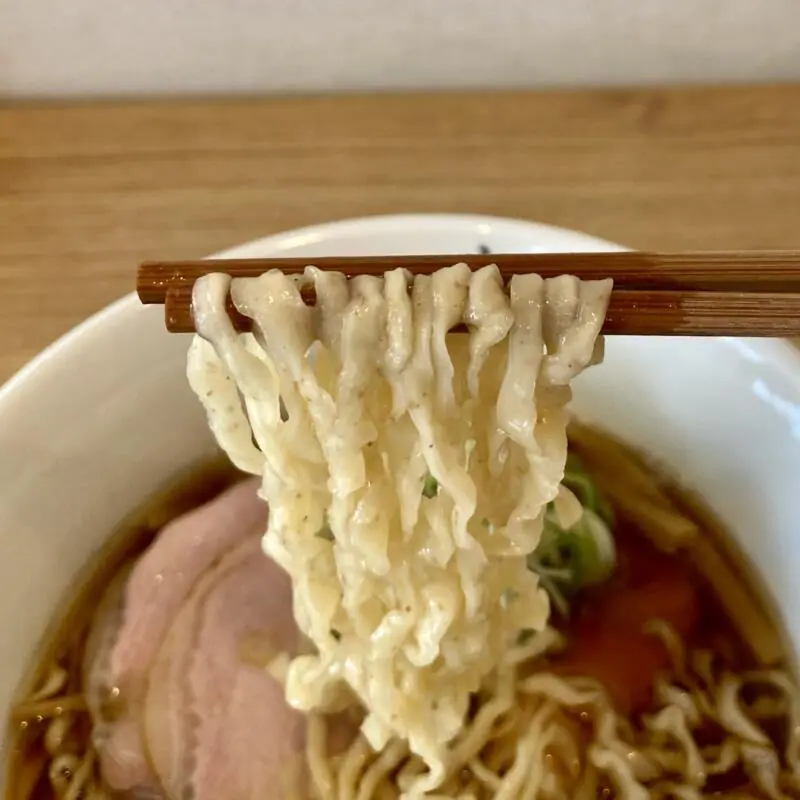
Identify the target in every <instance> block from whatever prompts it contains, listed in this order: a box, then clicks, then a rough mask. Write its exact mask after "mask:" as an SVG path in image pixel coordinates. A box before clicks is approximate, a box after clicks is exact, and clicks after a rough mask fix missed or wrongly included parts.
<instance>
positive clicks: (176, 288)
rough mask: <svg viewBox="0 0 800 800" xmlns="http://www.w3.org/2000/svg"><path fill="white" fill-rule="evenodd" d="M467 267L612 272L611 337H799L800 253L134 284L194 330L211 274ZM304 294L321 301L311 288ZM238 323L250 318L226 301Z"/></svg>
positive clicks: (382, 261)
mask: <svg viewBox="0 0 800 800" xmlns="http://www.w3.org/2000/svg"><path fill="white" fill-rule="evenodd" d="M459 262H465V263H467V264H468V265H469V266H470V267H471V268H473V269H478V268H480V267H482V266H484V265H486V264H497V266H498V268H499V270H500V273H501V274H502V276H503V277H504V279H506V280H509V279H510V278H511V276H512V275H514V274H516V273H526V272H535V273H538V274H540V275H542V276H543V277H554V276H556V275H562V274H570V275H576V276H577V277H579V278H582V279H595V278H607V277H610V278H613V279H614V291H613V292H612V295H611V301H610V304H609V309H608V314H607V316H606V321H605V325H604V328H603V330H604V332H605V333H613V334H633V335H687V336H776V337H782V336H785V337H795V336H800V251H776V252H746V251H745V252H742V251H737V252H729V253H725V252H712V253H676V254H669V253H644V252H612V253H535V254H511V255H500V254H488V255H483V254H468V255H444V256H380V257H352V258H347V257H344V258H342V257H336V258H318V259H308V258H269V259H250V260H204V261H176V262H147V263H144V264H142V265H141V267H140V268H139V274H138V279H137V290H138V293H139V297H140V299H141V301H142V302H143V303H159V304H164V306H165V318H166V325H167V329H168V330H170V331H173V332H189V331H192V330H194V323H193V320H192V312H191V294H192V286H193V284H194V282H195V280H197V278H199V277H201V276H202V275H206V274H208V273H211V272H225V273H228V274H229V275H231V276H233V277H254V276H258V275H261V274H262V273H263V272H266V271H267V270H270V269H280V270H282V271H283V272H286V273H299V272H302V271H303V270H304V269H305V267H306V266H307V265H308V264H310V263H313V264H314V265H316V266H318V267H320V268H323V269H332V270H337V271H340V272H343V273H345V274H346V275H348V276H354V275H359V274H372V275H382V274H383V273H384V272H385V271H386V270H388V269H393V268H395V267H405V268H407V269H408V270H409V271H411V272H414V273H423V274H430V273H432V272H435V271H436V270H437V269H441V268H442V267H445V266H450V265H452V264H457V263H459ZM303 297H304V299H305V300H306V301H307V302H309V303H313V302H314V299H315V298H314V292H313V289H312V288H304V289H303ZM229 313H230V315H231V319H232V320H233V322H234V325H235V326H236V327H237V328H238V329H240V330H248V329H249V325H250V320H249V319H247V318H246V317H244V316H242V315H241V314H239V313H238V312H237V311H236V310H235V309H234V308H233V306H232V304H229Z"/></svg>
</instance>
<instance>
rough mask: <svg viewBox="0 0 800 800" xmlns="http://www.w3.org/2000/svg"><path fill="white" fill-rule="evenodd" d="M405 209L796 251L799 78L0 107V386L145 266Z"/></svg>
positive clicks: (676, 244)
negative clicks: (729, 84) (713, 84)
mask: <svg viewBox="0 0 800 800" xmlns="http://www.w3.org/2000/svg"><path fill="white" fill-rule="evenodd" d="M402 211H462V212H482V213H489V214H500V215H509V216H514V217H525V218H529V219H536V220H541V221H543V222H549V223H554V224H556V225H564V226H568V227H572V228H578V229H581V230H584V231H587V232H589V233H593V234H597V235H599V236H603V237H606V238H608V239H612V240H616V241H618V242H621V243H624V244H627V245H631V246H633V247H639V248H651V249H658V248H661V249H681V248H745V247H763V248H770V247H771V248H783V247H792V248H796V247H800V86H764V87H758V88H752V87H751V88H720V89H707V88H695V89H654V90H631V91H623V90H614V91H598V92H587V91H557V92H544V93H493V94H477V93H467V94H429V95H395V96H351V97H336V98H333V97H321V98H281V99H278V98H273V99H266V100H238V99H237V100H222V101H191V102H185V101H183V102H139V103H120V104H116V103H115V104H90V105H81V106H76V105H71V106H56V105H17V106H14V105H12V106H6V107H2V106H0V343H1V344H2V347H1V348H0V380H3V379H5V378H7V377H8V376H9V375H10V374H11V373H12V372H13V371H14V370H16V369H17V368H18V367H20V366H21V365H22V364H23V363H24V362H25V361H26V360H28V359H29V358H30V357H31V356H33V355H34V354H35V353H36V352H37V351H38V350H40V349H41V348H42V347H43V346H44V345H46V344H47V343H48V342H50V341H51V340H53V339H54V338H55V337H57V336H58V335H60V334H62V333H63V332H64V331H66V330H67V329H69V328H70V327H71V326H72V325H74V324H75V323H76V322H78V321H79V320H81V319H82V318H84V317H85V316H86V315H88V314H90V313H91V312H93V311H95V310H97V309H98V308H100V307H101V306H103V305H104V304H106V303H108V302H109V301H110V300H113V299H114V298H116V297H117V296H119V295H121V294H123V293H125V292H127V291H129V290H130V289H131V287H132V281H133V274H134V268H135V266H136V264H137V262H138V261H140V260H142V259H147V258H157V257H160V258H177V257H194V256H202V255H205V254H208V253H211V252H214V251H216V250H220V249H222V248H225V247H228V246H229V245H233V244H236V243H239V242H243V241H247V240H248V239H253V238H256V237H259V236H263V235H264V234H268V233H272V232H275V231H279V230H282V229H286V228H292V227H295V226H298V225H306V224H310V223H314V222H320V221H323V220H332V219H337V218H341V217H349V216H357V215H362V214H378V213H391V212H402Z"/></svg>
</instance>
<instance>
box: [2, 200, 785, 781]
mask: <svg viewBox="0 0 800 800" xmlns="http://www.w3.org/2000/svg"><path fill="white" fill-rule="evenodd" d="M481 244H484V245H487V246H488V247H490V248H491V249H492V250H493V251H495V252H513V251H523V252H524V251H580V250H583V251H586V250H602V249H618V248H617V247H616V246H615V245H611V244H609V243H608V242H603V241H600V240H598V239H594V238H591V237H588V236H584V235H582V234H578V233H574V232H571V231H566V230H560V229H556V228H551V227H547V226H543V225H536V224H533V223H528V222H521V221H514V220H503V219H494V218H488V217H474V216H449V215H441V216H438V215H426V216H399V217H374V218H368V219H362V220H352V221H345V222H340V223H334V224H330V225H321V226H318V227H313V228H306V229H303V230H299V231H294V232H290V233H286V234H282V235H279V236H273V237H270V238H267V239H263V240H261V241H258V242H253V243H250V244H247V245H243V246H242V247H238V248H236V249H235V250H232V251H229V252H227V253H225V254H223V255H225V256H237V257H253V256H268V255H271V254H277V253H296V254H297V255H304V256H306V255H307V256H309V257H313V256H320V255H323V254H324V255H335V254H345V253H347V254H351V255H359V254H373V253H393V254H401V253H414V252H419V253H423V252H451V253H459V252H470V251H474V250H476V249H477V248H478V246H479V245H481ZM131 277H133V276H131ZM187 344H188V337H181V336H170V335H167V333H166V332H165V331H164V329H163V316H162V311H161V309H160V308H144V307H141V306H140V305H139V303H138V301H137V300H136V298H135V297H133V296H129V297H126V298H123V299H122V300H120V301H119V302H117V303H115V304H114V305H112V306H110V307H109V308H107V309H105V310H104V311H102V312H100V313H99V314H97V315H96V316H94V317H92V318H91V319H90V320H88V321H87V322H85V323H84V324H83V325H81V326H79V327H78V328H76V329H75V330H74V331H72V332H71V333H70V334H68V335H67V336H65V337H64V338H63V339H61V340H60V341H59V342H57V343H56V344H54V345H53V346H52V347H50V348H49V349H48V350H46V351H45V352H44V353H42V354H41V355H40V356H39V357H38V358H36V359H35V360H34V361H33V362H31V364H29V365H28V366H27V367H26V368H25V369H23V370H22V371H21V372H20V373H19V374H18V375H17V376H16V377H15V378H13V379H12V380H11V381H10V382H9V383H8V384H6V386H5V387H4V388H3V389H2V390H0V492H1V493H2V502H0V642H2V648H0V654H2V657H1V658H0V714H2V716H3V717H4V718H5V716H6V711H7V707H8V703H9V700H10V697H11V695H12V693H13V691H14V689H15V687H16V686H17V684H18V682H19V680H20V678H21V676H22V674H23V670H24V669H25V667H26V665H27V664H28V663H29V659H30V657H31V653H32V652H33V649H34V648H35V646H36V644H37V642H38V641H39V638H40V636H41V634H42V632H43V630H44V628H45V626H46V625H47V623H48V621H49V619H50V618H51V616H52V615H53V614H54V611H55V610H56V609H57V607H58V603H59V600H60V599H61V598H63V597H64V596H65V594H66V593H67V592H68V591H69V589H70V585H71V583H72V581H73V577H74V576H75V574H76V572H77V571H78V570H79V569H80V568H81V566H82V565H83V564H84V563H85V562H86V561H87V560H88V558H89V557H90V555H91V554H92V553H93V552H94V551H95V550H96V549H97V548H98V547H99V546H100V545H101V543H102V542H103V541H104V538H105V537H106V536H107V535H108V533H109V531H111V530H112V529H113V528H114V527H115V525H116V524H117V523H118V522H119V521H120V520H121V519H122V518H123V517H124V516H125V515H126V514H127V513H128V512H129V511H131V510H132V509H133V508H135V507H136V506H138V505H139V504H140V503H141V502H142V501H143V500H144V499H145V498H147V496H148V495H149V494H151V493H152V492H154V491H155V490H157V489H158V488H159V487H161V486H162V485H163V484H164V483H166V482H168V481H169V479H170V478H171V477H172V476H174V475H175V474H176V473H178V472H179V471H180V470H181V468H183V467H186V466H188V465H189V464H191V463H192V462H195V461H196V460H198V459H199V458H201V457H202V456H203V455H204V454H207V453H209V452H211V451H212V450H213V442H212V441H211V438H210V435H209V433H208V432H207V430H206V427H205V420H204V416H203V413H202V412H201V410H200V407H199V404H198V403H197V402H196V401H195V399H194V397H193V396H192V394H191V392H190V391H189V389H188V387H187V385H186V381H185V378H184V357H185V352H186V347H187ZM575 405H576V407H577V410H578V411H579V412H580V413H581V414H583V415H584V416H586V417H588V418H590V419H596V420H598V421H600V422H601V423H602V424H603V425H605V426H606V427H608V428H609V429H610V430H611V431H613V432H614V433H616V434H617V435H619V436H620V437H622V438H624V439H627V440H629V441H631V442H632V443H634V444H636V445H639V446H641V447H643V448H645V449H647V450H648V451H650V452H651V453H652V454H653V455H655V456H656V457H658V458H659V459H661V460H663V461H664V462H666V463H667V464H668V465H669V466H671V467H672V468H673V470H675V471H676V472H677V473H678V474H679V475H680V476H682V477H683V479H684V481H685V482H686V483H688V484H690V485H692V486H693V487H695V488H697V489H699V490H700V491H701V492H702V493H703V495H704V496H705V497H706V499H707V500H708V501H709V502H710V504H711V505H712V506H713V507H714V508H715V509H716V511H717V512H719V513H720V514H721V516H722V517H723V519H724V520H725V521H726V522H727V523H728V525H729V526H730V528H731V530H732V531H733V533H734V534H735V536H736V537H737V539H738V541H739V543H740V545H741V547H742V549H743V550H744V551H745V553H746V554H748V555H749V556H750V558H751V559H752V561H753V563H754V564H755V566H756V567H757V568H758V569H759V570H760V571H761V573H762V575H763V576H764V577H765V578H766V579H767V584H768V585H769V587H770V589H771V591H772V594H773V596H774V599H775V600H776V601H777V603H778V604H779V606H780V608H781V609H782V612H783V615H784V622H785V625H786V629H787V631H788V633H789V636H790V638H791V640H792V643H793V645H794V647H795V651H796V652H797V651H798V650H800V604H798V602H797V599H798V592H797V590H796V589H795V584H796V581H797V576H800V524H799V523H800V514H798V513H797V511H796V508H797V497H798V493H799V492H800V490H799V489H798V479H800V441H799V440H800V355H799V354H798V353H797V352H796V351H795V350H794V349H793V348H792V347H791V346H790V345H788V344H786V343H783V342H780V341H744V340H731V339H717V340H710V339H709V340H689V339H672V338H664V339H648V340H644V339H641V338H620V337H617V338H612V339H610V340H609V341H608V342H607V351H606V362H605V364H604V365H603V366H602V367H600V368H598V369H594V370H591V371H590V372H589V373H588V374H587V375H585V376H582V377H581V379H580V382H579V384H578V386H577V387H576V392H575ZM0 782H2V779H1V778H0Z"/></svg>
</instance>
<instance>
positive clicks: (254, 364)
mask: <svg viewBox="0 0 800 800" xmlns="http://www.w3.org/2000/svg"><path fill="white" fill-rule="evenodd" d="M309 283H313V284H314V287H315V290H316V293H317V299H318V302H317V304H316V306H315V307H314V308H309V307H307V306H306V305H305V304H304V303H303V300H302V297H301V295H300V288H301V287H302V286H303V285H306V284H309ZM610 288H611V285H610V281H599V282H594V283H588V284H586V283H581V282H579V281H577V280H574V279H568V280H567V279H561V278H559V279H551V280H548V281H543V280H542V279H541V278H539V277H538V276H536V275H524V276H522V275H518V276H515V277H514V278H513V279H512V281H511V283H510V297H507V296H506V295H505V293H504V291H503V287H502V281H501V280H500V277H499V273H498V271H497V268H496V267H487V268H484V269H482V270H480V271H479V272H477V273H475V274H473V273H471V272H470V270H469V268H468V267H467V266H466V265H465V264H456V265H455V266H453V267H449V268H446V269H442V270H439V271H438V272H436V273H435V274H433V275H432V276H423V275H418V276H416V277H412V276H410V275H409V274H408V273H406V272H405V271H402V270H394V271H392V272H389V273H387V274H386V276H385V277H384V278H378V277H373V276H360V277H357V278H354V279H352V280H350V281H347V280H345V279H344V277H343V276H340V275H336V274H333V273H326V272H322V271H320V270H316V269H314V268H311V267H310V268H308V269H307V270H306V271H305V273H304V274H303V276H302V277H300V278H297V277H290V276H287V275H284V274H283V273H280V272H278V271H272V272H268V273H265V274H264V275H262V276H261V277H259V278H255V279H241V280H240V279H235V280H233V281H231V280H230V279H228V278H225V277H223V276H219V275H209V276H207V277H205V278H203V279H201V280H200V281H198V282H197V284H196V285H195V290H194V298H193V301H194V310H195V319H196V324H197V328H198V331H199V332H200V334H201V336H202V337H203V338H202V340H200V339H199V338H198V341H196V342H195V344H194V345H193V347H192V350H191V353H190V358H189V362H188V372H189V376H190V383H191V385H192V387H193V388H194V389H195V391H196V392H197V393H198V394H199V395H200V399H201V400H202V402H203V404H204V406H205V408H206V410H207V412H208V414H209V420H210V422H211V427H212V430H213V431H214V433H215V435H217V438H218V441H219V442H220V444H221V446H222V447H223V448H224V449H226V451H228V452H229V453H230V454H231V457H232V458H233V459H234V461H235V463H237V464H239V465H240V466H242V467H243V468H245V469H248V470H249V471H259V470H260V472H261V474H262V487H261V493H262V496H263V497H264V499H265V500H266V501H267V502H269V504H270V510H271V513H270V520H269V529H268V530H267V532H266V534H265V537H264V549H265V551H266V552H267V553H268V554H269V555H271V556H272V557H273V558H275V560H276V561H277V562H278V563H279V564H280V565H281V566H283V567H284V568H285V569H286V570H287V571H288V572H289V573H290V574H291V576H292V579H293V591H294V607H295V614H296V616H297V621H298V624H299V626H300V628H301V630H302V631H303V633H305V634H306V635H307V636H308V637H309V638H310V639H311V640H312V641H313V642H314V644H315V645H316V648H317V651H318V652H317V653H316V654H315V655H307V656H302V657H299V658H297V659H295V661H294V662H293V663H292V664H291V665H290V667H289V670H288V674H287V681H286V687H287V697H288V699H289V701H290V702H291V703H292V704H293V705H294V706H295V707H297V708H301V709H305V710H308V711H312V710H316V711H320V712H325V711H326V709H328V708H330V707H331V705H332V704H333V703H335V702H336V699H337V698H338V697H340V696H341V690H342V688H343V687H345V686H347V687H349V688H350V689H352V690H353V691H354V692H355V693H356V695H357V697H358V698H359V700H360V701H361V703H362V704H363V705H364V707H365V708H366V710H367V715H366V718H365V719H364V722H363V725H362V732H363V735H364V736H365V738H366V740H367V741H368V742H369V744H370V745H371V747H372V748H374V749H375V750H381V749H382V748H384V747H386V746H387V745H389V743H390V742H391V741H393V740H400V741H407V742H408V743H409V746H410V748H411V751H412V752H413V753H415V754H416V755H417V756H419V757H420V758H421V760H422V762H423V763H424V765H425V766H426V768H427V769H426V770H416V768H415V770H416V771H415V772H414V773H413V775H412V773H411V772H406V776H407V777H408V778H409V780H410V781H411V784H410V785H409V788H408V792H409V795H418V794H422V793H425V792H429V791H432V790H434V789H437V788H438V787H442V786H444V785H445V783H446V781H447V780H448V779H449V776H452V774H453V773H452V769H451V767H450V766H449V757H448V755H449V754H448V743H453V742H455V740H456V738H457V737H458V734H459V732H460V731H462V730H463V727H464V721H465V718H466V715H467V710H468V706H469V703H470V697H471V695H472V694H473V693H474V692H475V691H477V690H478V689H479V688H480V686H481V684H482V683H483V681H484V680H485V679H487V677H488V676H489V675H490V673H492V671H493V670H494V669H495V668H496V667H497V666H498V665H499V664H500V663H502V662H503V661H504V659H505V658H506V657H507V656H510V657H511V658H513V657H514V656H513V651H514V648H515V642H516V639H517V635H518V633H519V631H520V630H522V629H532V630H542V629H543V628H544V626H545V624H546V621H547V617H548V613H549V606H548V601H547V597H546V595H545V593H544V591H543V590H542V589H541V588H540V587H539V585H538V579H537V577H536V575H535V574H534V573H533V572H531V571H530V570H528V568H527V562H526V556H527V555H528V554H529V553H531V552H532V551H533V549H534V548H535V547H536V545H537V544H538V541H539V536H540V534H541V530H542V517H543V512H544V509H545V507H546V505H547V504H548V503H549V502H550V501H552V500H555V499H556V498H557V496H558V494H559V484H560V481H561V477H562V476H563V472H564V463H565V459H566V448H567V442H566V415H565V410H564V409H565V405H566V403H567V402H568V400H569V397H570V393H569V388H568V383H569V381H570V380H571V379H572V378H573V377H574V376H575V375H577V374H578V373H579V372H580V371H581V369H583V367H585V366H586V365H588V364H589V362H590V361H591V360H592V357H593V354H594V352H595V342H596V341H597V338H598V334H599V331H600V327H601V325H602V321H603V317H604V315H605V308H606V305H607V302H608V296H609V292H610ZM409 289H410V297H409ZM228 292H230V296H231V298H232V300H233V302H234V304H235V305H236V307H237V308H238V310H239V311H240V312H241V313H242V314H244V315H246V316H248V317H250V318H251V319H252V320H253V334H252V335H250V334H248V335H239V334H236V333H235V332H234V330H233V328H232V326H231V324H230V321H229V320H228V318H227V314H226V310H225V301H226V296H227V294H228ZM460 323H466V324H467V325H469V326H471V328H470V330H471V333H470V335H469V336H467V337H458V336H455V337H454V336H452V335H451V334H450V331H451V329H452V328H453V327H455V326H456V325H458V324H460ZM545 343H547V346H545ZM245 424H246V426H247V427H246V428H245V427H243V426H245ZM253 442H255V445H254V444H253ZM561 505H563V503H562V504H561ZM484 512H486V513H485V514H484ZM489 514H491V525H490V526H484V525H482V524H481V523H480V520H481V518H482V517H483V516H488V515H489ZM323 529H324V530H325V531H327V533H326V535H325V536H317V533H318V532H319V531H321V530H323ZM509 589H513V592H514V594H513V597H514V598H515V599H514V600H513V601H512V602H506V601H505V600H503V601H502V602H501V598H507V597H508V596H509V595H508V590H509ZM506 697H507V699H506V701H504V702H506V703H508V702H510V699H509V698H510V697H511V692H510V689H509V691H508V692H506ZM496 702H499V701H496ZM492 708H495V706H492ZM503 710H504V711H508V709H507V708H505V709H503ZM492 713H494V711H493V712H492ZM497 713H500V711H499V710H498V711H497ZM484 716H485V718H486V719H488V718H489V717H490V716H491V714H488V713H487V715H484ZM482 719H483V718H482ZM479 735H483V734H479ZM524 741H525V742H526V743H527V744H525V747H526V748H529V749H531V752H534V751H535V750H536V748H537V747H538V739H537V738H536V737H533V738H531V737H530V736H528V737H527V738H526V739H525V740H524ZM359 746H360V745H359ZM463 748H464V749H465V751H466V750H469V751H472V750H474V749H475V748H474V747H473V746H472V745H471V744H470V745H469V746H467V745H463ZM359 752H360V751H359ZM526 752H527V751H526ZM354 753H355V751H353V753H351V754H349V755H347V756H345V757H344V758H345V760H344V762H343V763H344V764H345V765H346V767H347V769H346V770H345V768H344V767H342V769H341V770H340V771H339V773H338V777H337V778H336V781H337V783H336V785H337V787H338V788H337V790H336V791H337V792H338V795H339V796H342V797H350V796H351V795H353V792H354V791H355V790H354V788H353V786H354V785H355V780H356V778H355V777H354V776H356V775H358V774H360V771H361V770H362V768H363V766H359V765H361V764H362V761H363V760H364V759H363V758H362V757H361V756H359V757H358V758H357V757H356V755H355V754H354ZM473 755H474V753H472V752H471V753H470V756H469V757H472V756H473ZM348 758H352V759H353V760H348ZM466 760H467V757H461V756H459V761H466ZM513 769H516V770H517V771H516V772H515V773H514V774H515V775H519V774H523V775H527V769H528V767H527V765H526V766H525V767H523V766H518V767H512V770H513ZM379 772H380V770H378V772H376V773H373V774H379ZM313 773H315V774H316V777H315V785H317V786H318V791H321V792H323V793H324V792H327V788H326V787H327V779H326V778H325V777H324V775H323V773H322V772H321V767H320V764H319V763H316V767H315V769H312V774H313ZM370 780H371V781H373V780H374V782H375V785H376V787H377V786H378V785H379V783H380V780H379V779H378V778H375V779H372V778H371V779H370ZM503 780H504V783H503V787H506V788H501V790H500V791H501V796H503V795H505V794H509V792H511V793H512V794H513V792H514V791H516V790H515V789H513V788H507V787H513V786H516V782H517V778H514V779H513V780H512V781H510V782H509V781H507V780H506V779H505V778H504V779H503ZM479 785H480V781H479V779H477V778H475V786H479ZM347 787H349V788H347ZM465 791H473V789H465ZM353 796H354V795H353Z"/></svg>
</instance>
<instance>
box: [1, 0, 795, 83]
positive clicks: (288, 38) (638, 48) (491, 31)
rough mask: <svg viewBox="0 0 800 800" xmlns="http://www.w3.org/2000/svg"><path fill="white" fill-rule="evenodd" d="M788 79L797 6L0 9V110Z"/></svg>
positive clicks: (226, 2) (461, 2)
mask: <svg viewBox="0 0 800 800" xmlns="http://www.w3.org/2000/svg"><path fill="white" fill-rule="evenodd" d="M785 79H800V0H0V97H33V96H39V97H42V96H44V97H49V96H56V95H108V94H129V93H145V94H154V93H205V92H220V91H234V92H263V91H276V90H277V91H297V90H301V91H318V90H332V89H370V88H420V87H430V88H437V87H484V86H509V87H512V86H537V85H550V86H553V85H565V84H582V85H597V84H620V83H623V84H632V83H650V82H698V81H699V82H719V81H760V80H785Z"/></svg>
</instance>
